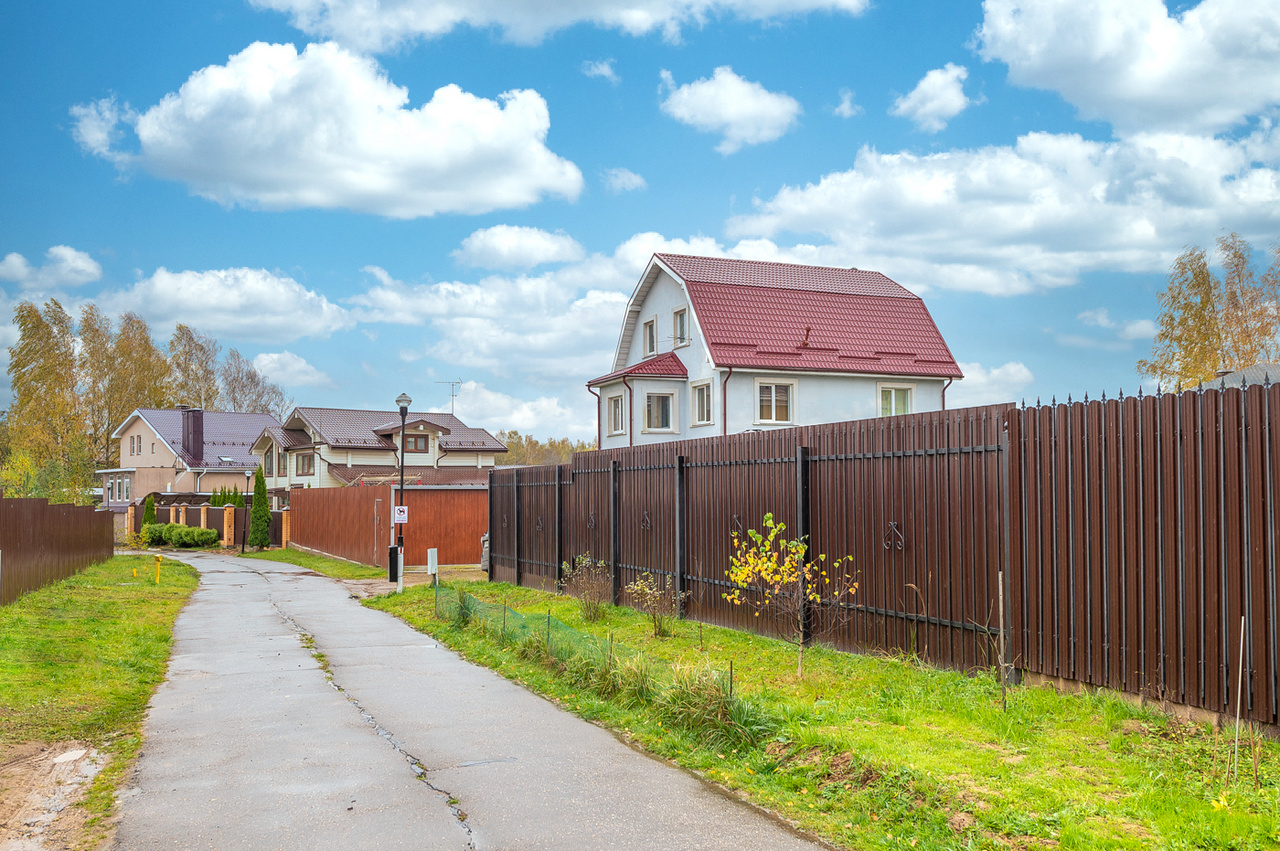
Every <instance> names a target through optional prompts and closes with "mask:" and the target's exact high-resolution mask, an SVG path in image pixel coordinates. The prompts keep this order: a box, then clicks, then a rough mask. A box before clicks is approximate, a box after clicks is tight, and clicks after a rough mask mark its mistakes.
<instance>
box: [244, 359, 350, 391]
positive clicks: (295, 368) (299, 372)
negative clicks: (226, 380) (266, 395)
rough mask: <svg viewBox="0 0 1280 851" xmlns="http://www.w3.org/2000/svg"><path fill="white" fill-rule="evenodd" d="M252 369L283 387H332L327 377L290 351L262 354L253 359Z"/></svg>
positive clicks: (330, 380) (331, 380) (331, 381)
mask: <svg viewBox="0 0 1280 851" xmlns="http://www.w3.org/2000/svg"><path fill="white" fill-rule="evenodd" d="M253 368H254V369H256V370H257V371H258V372H260V373H262V374H263V375H265V376H266V377H267V378H269V379H271V380H272V381H274V382H275V383H276V384H280V385H283V386H285V387H333V386H334V384H333V379H331V378H329V376H328V375H325V374H324V373H323V372H321V371H320V370H318V369H316V368H315V367H314V366H312V365H311V364H310V363H308V362H307V360H306V358H303V357H300V356H298V355H295V354H294V353H293V352H290V351H283V352H263V353H262V354H260V355H258V356H257V357H255V358H254V359H253Z"/></svg>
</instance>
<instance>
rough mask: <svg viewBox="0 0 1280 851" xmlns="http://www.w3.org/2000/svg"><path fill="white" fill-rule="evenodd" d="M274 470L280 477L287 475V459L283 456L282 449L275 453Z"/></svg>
mask: <svg viewBox="0 0 1280 851" xmlns="http://www.w3.org/2000/svg"><path fill="white" fill-rule="evenodd" d="M276 469H277V470H279V471H280V475H282V476H287V475H289V458H288V456H286V455H285V454H284V450H283V449H281V450H279V451H278V452H277V453H276Z"/></svg>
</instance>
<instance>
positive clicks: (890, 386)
mask: <svg viewBox="0 0 1280 851" xmlns="http://www.w3.org/2000/svg"><path fill="white" fill-rule="evenodd" d="M886 390H888V391H890V392H895V393H896V392H897V391H906V393H907V411H906V413H902V414H895V413H888V414H886V413H885V412H884V392H885V391H886ZM915 412H916V384H915V383H914V382H909V381H877V382H876V416H877V417H905V416H909V415H911V414H914V413H915Z"/></svg>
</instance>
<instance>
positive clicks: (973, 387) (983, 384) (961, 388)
mask: <svg viewBox="0 0 1280 851" xmlns="http://www.w3.org/2000/svg"><path fill="white" fill-rule="evenodd" d="M959 366H960V371H961V372H963V373H964V378H963V379H962V380H960V381H957V382H956V383H955V384H952V385H951V386H950V387H949V388H948V389H947V407H950V408H965V407H969V406H971V405H999V404H1001V403H1003V402H1015V401H1017V400H1018V397H1019V396H1020V395H1021V394H1022V393H1024V392H1026V389H1027V388H1028V387H1029V386H1031V382H1032V381H1034V380H1035V377H1034V376H1033V375H1032V374H1031V370H1029V369H1027V367H1026V365H1025V364H1023V363H1022V362H1021V361H1009V362H1008V363H1006V364H1005V365H1004V366H995V367H991V368H990V369H986V368H984V367H983V366H982V364H978V363H962V364H959Z"/></svg>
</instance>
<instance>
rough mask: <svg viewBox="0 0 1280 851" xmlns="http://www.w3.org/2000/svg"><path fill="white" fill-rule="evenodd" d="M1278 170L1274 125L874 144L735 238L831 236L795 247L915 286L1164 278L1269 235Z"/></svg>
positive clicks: (740, 225)
mask: <svg viewBox="0 0 1280 851" xmlns="http://www.w3.org/2000/svg"><path fill="white" fill-rule="evenodd" d="M1278 164H1280V130H1277V129H1276V128H1269V129H1267V130H1265V131H1264V130H1259V131H1257V132H1256V133H1254V134H1252V135H1251V136H1249V137H1248V138H1245V139H1241V140H1238V141H1233V140H1224V139H1207V138H1203V137H1191V136H1179V135H1173V134H1164V135H1144V136H1135V137H1133V138H1130V139H1124V140H1120V141H1115V142H1093V141H1088V140H1085V139H1082V138H1081V137H1080V136H1077V135H1074V134H1071V135H1068V134H1051V133H1030V134H1027V135H1025V136H1022V137H1021V138H1019V139H1018V140H1017V142H1016V143H1015V144H1014V145H1012V146H989V147H984V148H976V149H970V150H963V149H957V150H951V151H946V152H943V153H937V154H930V155H927V156H920V155H917V154H913V153H908V152H901V153H895V154H882V153H880V152H878V151H876V150H874V149H872V148H869V147H864V148H863V149H862V150H860V151H859V152H858V155H857V157H856V159H855V161H854V165H853V167H852V168H851V169H849V170H847V171H841V172H834V173H831V174H828V175H825V176H824V177H822V178H821V179H820V180H818V181H817V182H816V183H811V184H808V185H806V186H795V187H792V186H785V187H783V188H782V189H781V190H779V191H778V192H777V193H776V194H775V195H774V196H773V197H772V198H769V199H766V200H759V199H757V200H756V201H755V209H754V210H753V212H752V213H750V214H748V215H744V216H739V217H736V218H734V219H731V220H730V221H729V222H728V224H727V231H728V233H729V234H730V236H734V237H737V238H751V237H754V238H765V239H766V240H768V239H773V238H776V237H777V236H778V235H779V234H782V233H794V234H820V235H821V236H823V237H825V238H826V244H821V245H799V246H796V247H794V248H790V249H784V251H785V253H787V254H788V255H790V256H791V257H792V258H794V259H797V260H800V261H801V262H818V263H827V264H830V265H855V266H860V267H863V268H872V269H879V270H881V271H884V272H886V273H887V274H889V275H890V277H892V278H894V279H895V280H897V281H899V282H900V283H902V284H903V285H905V286H908V287H911V288H913V289H915V290H916V291H922V290H923V289H925V288H928V287H934V286H939V287H946V288H952V289H963V290H977V291H982V292H988V293H993V294H1012V293H1020V292H1028V291H1031V290H1035V289H1042V288H1046V287H1054V286H1062V285H1067V284H1072V283H1074V282H1075V281H1076V279H1077V277H1078V276H1079V275H1080V274H1081V273H1082V272H1085V271H1092V270H1103V269H1105V270H1108V271H1121V272H1164V271H1166V270H1167V269H1168V268H1169V264H1170V263H1171V262H1172V260H1173V258H1174V257H1176V256H1177V254H1178V252H1179V251H1181V249H1182V247H1183V246H1185V245H1188V244H1195V243H1198V242H1203V240H1204V239H1205V234H1212V233H1215V232H1217V231H1220V230H1221V229H1223V228H1224V227H1227V228H1230V229H1232V230H1238V231H1239V232H1241V233H1242V234H1244V235H1245V236H1246V237H1249V238H1251V239H1254V240H1262V241H1266V240H1268V239H1272V238H1274V235H1275V234H1276V233H1277V232H1278V231H1280V168H1278V167H1277V166H1278ZM801 258H804V259H803V260H802V259H801Z"/></svg>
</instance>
